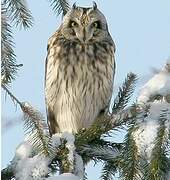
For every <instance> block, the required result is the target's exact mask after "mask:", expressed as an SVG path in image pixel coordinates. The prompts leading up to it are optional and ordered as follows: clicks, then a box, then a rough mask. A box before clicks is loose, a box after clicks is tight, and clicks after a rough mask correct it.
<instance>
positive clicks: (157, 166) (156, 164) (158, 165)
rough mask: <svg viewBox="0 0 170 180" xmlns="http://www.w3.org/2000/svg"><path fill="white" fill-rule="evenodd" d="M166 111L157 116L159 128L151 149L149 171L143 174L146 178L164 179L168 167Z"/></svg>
mask: <svg viewBox="0 0 170 180" xmlns="http://www.w3.org/2000/svg"><path fill="white" fill-rule="evenodd" d="M167 113H168V112H167V111H166V110H163V111H162V113H161V114H160V118H159V128H158V132H157V137H156V139H155V146H154V148H153V150H152V155H151V161H150V163H149V171H148V173H147V175H145V176H146V177H145V179H146V180H155V179H156V180H162V179H166V174H167V170H168V169H169V163H170V162H169V159H168V154H169V152H168V151H167V146H168V142H167V141H168V137H167V134H168V133H167V131H166V128H167V127H166V125H165V122H166V121H167V120H168V119H167Z"/></svg>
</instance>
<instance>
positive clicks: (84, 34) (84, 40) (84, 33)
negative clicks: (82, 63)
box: [82, 28, 86, 43]
mask: <svg viewBox="0 0 170 180" xmlns="http://www.w3.org/2000/svg"><path fill="white" fill-rule="evenodd" d="M82 39H83V42H84V43H85V42H86V30H85V28H83V38H82Z"/></svg>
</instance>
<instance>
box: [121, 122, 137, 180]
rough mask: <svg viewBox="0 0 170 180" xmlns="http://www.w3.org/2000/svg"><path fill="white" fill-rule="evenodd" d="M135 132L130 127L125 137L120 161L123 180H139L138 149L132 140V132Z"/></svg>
mask: <svg viewBox="0 0 170 180" xmlns="http://www.w3.org/2000/svg"><path fill="white" fill-rule="evenodd" d="M135 130H136V127H135V125H132V126H131V127H130V128H129V130H128V133H127V135H126V137H125V140H124V142H125V146H124V148H123V150H122V153H121V156H120V159H121V161H122V162H121V170H122V172H121V176H122V177H123V178H124V179H125V180H129V179H131V180H137V179H140V167H139V159H140V156H139V154H138V147H137V146H136V143H135V140H134V139H133V135H132V134H133V132H134V131H135Z"/></svg>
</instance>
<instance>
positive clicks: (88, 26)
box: [61, 3, 110, 44]
mask: <svg viewBox="0 0 170 180" xmlns="http://www.w3.org/2000/svg"><path fill="white" fill-rule="evenodd" d="M61 33H62V35H63V36H64V37H65V38H66V39H68V40H73V41H78V42H81V43H83V44H87V43H89V42H97V41H103V40H107V39H109V37H110V35H109V32H108V28H107V22H106V18H105V17H104V15H103V14H102V13H101V12H100V11H99V10H98V8H97V5H96V3H93V7H90V8H83V7H77V6H76V5H75V4H74V5H73V7H72V8H71V9H70V11H69V12H67V14H66V15H65V16H64V18H63V23H62V25H61Z"/></svg>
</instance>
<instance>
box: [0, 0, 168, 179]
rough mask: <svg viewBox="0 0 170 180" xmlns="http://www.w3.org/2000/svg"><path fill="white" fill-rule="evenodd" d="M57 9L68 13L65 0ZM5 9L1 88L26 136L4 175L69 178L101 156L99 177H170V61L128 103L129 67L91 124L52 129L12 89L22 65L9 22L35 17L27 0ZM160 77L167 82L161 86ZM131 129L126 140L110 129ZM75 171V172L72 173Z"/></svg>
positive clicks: (6, 2) (54, 0)
mask: <svg viewBox="0 0 170 180" xmlns="http://www.w3.org/2000/svg"><path fill="white" fill-rule="evenodd" d="M50 3H51V6H52V8H53V10H54V12H55V13H57V14H59V13H61V12H62V13H63V14H65V13H66V12H67V11H68V9H69V4H68V1H66V0H50ZM1 8H2V10H1V12H2V35H1V36H2V37H1V39H2V71H1V75H2V76H1V77H2V83H1V86H2V88H3V89H4V90H5V91H6V92H7V94H8V95H9V96H10V97H11V98H12V100H13V101H14V102H15V103H16V104H18V105H19V106H20V107H21V110H22V111H23V113H24V122H25V124H24V128H25V130H26V134H27V135H28V136H27V138H26V139H25V140H24V142H22V143H21V144H20V145H19V146H18V148H17V149H16V153H15V157H14V158H13V160H12V161H11V163H10V164H9V166H8V167H7V168H5V169H3V170H2V171H1V175H2V179H3V180H9V179H22V177H24V178H25V177H27V178H28V179H52V177H53V175H54V174H57V173H60V174H62V175H60V176H59V177H58V178H57V177H54V179H58V180H59V178H61V179H62V178H63V179H64V176H65V175H66V174H65V173H70V174H69V176H70V179H71V178H72V179H75V180H76V178H77V179H87V178H88V175H87V174H86V173H85V167H86V165H87V163H88V162H90V161H94V162H95V163H98V162H102V163H103V169H102V171H101V175H99V176H100V179H102V180H111V179H113V178H114V176H115V174H119V179H125V180H136V179H139V180H168V179H170V158H169V152H170V149H169V147H170V62H169V61H168V62H167V64H166V66H165V67H164V68H163V69H162V70H160V72H158V73H157V74H155V75H154V76H153V78H151V79H150V80H149V81H148V82H147V83H146V84H145V85H144V87H143V88H142V90H141V93H140V95H139V97H138V98H137V101H136V102H135V103H133V104H132V105H129V103H130V99H131V97H132V95H133V92H134V88H135V83H136V81H137V76H136V75H135V74H133V73H129V74H128V75H127V77H126V78H125V81H124V83H123V85H122V87H120V88H119V91H118V94H117V96H116V97H115V98H114V99H115V100H114V101H113V103H112V104H111V108H110V109H111V110H110V111H109V110H108V112H103V114H100V116H99V117H97V119H96V120H95V122H94V124H93V125H92V126H91V127H90V128H89V129H82V130H80V131H79V132H78V133H77V134H74V135H71V134H68V133H64V134H55V135H53V136H52V137H51V136H50V135H49V131H48V126H47V124H46V120H45V119H46V118H45V117H44V116H43V115H42V114H41V113H40V112H39V111H38V110H37V109H35V108H34V107H32V106H31V105H30V104H28V103H25V102H21V101H20V100H18V98H16V97H15V95H13V93H12V92H11V91H10V90H9V85H10V83H11V81H12V80H14V79H15V76H16V73H17V71H18V69H19V67H20V66H22V65H20V64H19V65H18V64H17V61H16V55H15V53H14V42H13V37H12V27H11V26H10V22H13V23H14V24H15V25H16V26H21V27H23V28H30V27H31V26H32V25H33V17H32V14H31V12H30V10H29V9H28V8H27V5H26V2H25V1H24V0H3V1H2V4H1ZM160 80H161V82H159V83H162V85H161V86H159V84H158V81H160ZM121 129H125V130H126V135H125V137H124V140H123V142H121V143H117V142H113V141H110V140H108V137H110V136H111V132H114V131H118V130H121ZM73 174H74V175H75V176H73Z"/></svg>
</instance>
